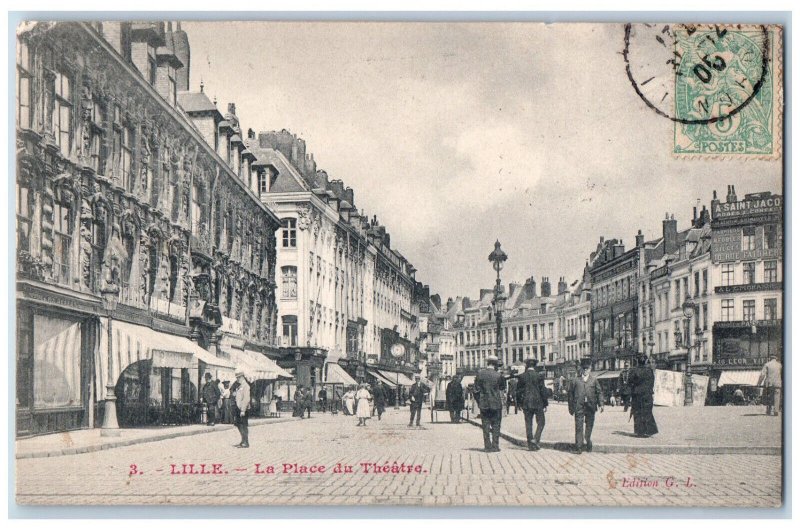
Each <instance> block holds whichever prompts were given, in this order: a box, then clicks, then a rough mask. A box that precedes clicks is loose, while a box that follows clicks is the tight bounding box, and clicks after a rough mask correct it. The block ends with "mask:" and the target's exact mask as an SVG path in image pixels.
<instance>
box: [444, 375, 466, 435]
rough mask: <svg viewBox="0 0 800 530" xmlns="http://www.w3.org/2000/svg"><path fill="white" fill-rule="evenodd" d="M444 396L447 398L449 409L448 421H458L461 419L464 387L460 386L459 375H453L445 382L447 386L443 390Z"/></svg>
mask: <svg viewBox="0 0 800 530" xmlns="http://www.w3.org/2000/svg"><path fill="white" fill-rule="evenodd" d="M444 395H445V398H447V409H448V410H449V411H450V421H451V422H453V423H458V422H460V421H461V411H462V410H464V387H462V386H461V376H458V375H457V376H455V377H453V380H452V381H450V382H449V383H447V388H446V389H445V391H444Z"/></svg>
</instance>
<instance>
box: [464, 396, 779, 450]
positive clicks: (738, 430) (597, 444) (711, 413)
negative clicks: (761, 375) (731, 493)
mask: <svg viewBox="0 0 800 530" xmlns="http://www.w3.org/2000/svg"><path fill="white" fill-rule="evenodd" d="M629 412H630V411H629ZM629 412H628V413H626V412H623V409H622V407H606V408H605V411H604V412H602V413H601V412H600V411H598V412H597V414H596V416H595V424H594V432H593V434H592V443H593V446H594V448H593V449H594V451H595V452H598V453H666V454H720V453H741V454H759V455H780V454H781V450H782V440H781V429H782V424H783V417H782V415H781V416H778V417H773V416H766V415H765V414H764V407H755V406H752V407H749V406H745V407H686V408H684V407H655V408H654V409H653V415H654V416H655V418H656V423H657V424H658V431H659V432H658V434H656V435H655V436H653V437H651V438H636V437H634V436H633V419H630V421H629V420H628V416H629ZM469 421H470V423H473V424H474V425H478V426H480V419H477V420H476V419H475V418H474V416H471V417H470V420H469ZM535 429H536V420H534V430H535ZM501 435H502V437H503V438H504V439H506V440H508V441H509V442H511V443H513V444H515V445H521V446H527V441H526V438H525V418H524V416H523V414H522V410H521V409H520V411H519V413H518V414H516V415H515V414H514V409H513V407H512V409H511V414H510V415H508V416H504V417H503V423H502V427H501ZM574 443H575V422H574V419H573V417H572V416H570V415H569V412H568V410H567V405H566V404H565V403H551V404H550V407H549V408H548V409H547V413H546V423H545V428H544V433H543V434H542V443H541V444H540V445H541V446H542V447H546V448H551V449H560V450H570V449H572V448H573V447H574Z"/></svg>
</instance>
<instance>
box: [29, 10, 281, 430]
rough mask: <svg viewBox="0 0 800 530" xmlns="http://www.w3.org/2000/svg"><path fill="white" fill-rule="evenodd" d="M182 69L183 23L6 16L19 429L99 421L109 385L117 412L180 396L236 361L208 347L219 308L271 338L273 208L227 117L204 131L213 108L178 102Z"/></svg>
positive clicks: (269, 342) (242, 332)
mask: <svg viewBox="0 0 800 530" xmlns="http://www.w3.org/2000/svg"><path fill="white" fill-rule="evenodd" d="M188 69H189V48H188V38H187V36H186V34H185V33H184V32H182V31H181V30H180V26H177V27H176V28H175V30H174V31H173V28H172V26H171V25H165V23H159V22H146V23H128V22H104V23H78V22H75V23H30V24H25V25H23V26H21V27H20V28H19V30H18V34H17V87H16V88H17V99H16V110H17V112H16V126H17V139H16V148H17V156H16V159H17V173H16V207H17V211H16V213H17V223H16V226H17V344H18V349H17V433H18V434H19V435H27V434H36V433H41V432H49V431H57V430H67V429H75V428H84V427H91V426H94V425H97V424H99V420H100V418H99V412H101V410H102V409H101V407H97V405H98V403H100V402H102V401H103V400H104V399H105V398H106V397H108V394H107V390H106V386H107V385H108V386H110V387H111V388H112V389H113V388H114V387H116V398H117V399H116V402H117V411H118V415H119V416H120V423H121V424H123V425H124V424H126V423H127V424H131V423H137V422H148V421H151V420H152V419H153V418H152V416H153V414H163V413H165V410H166V409H168V408H170V406H171V405H174V404H177V403H180V404H182V405H186V406H188V405H190V404H192V403H195V402H196V401H197V385H198V383H199V376H200V373H201V372H203V371H206V370H208V371H215V372H216V373H217V374H218V375H222V374H228V375H232V374H230V372H232V370H233V369H234V368H235V367H236V366H238V365H239V360H238V359H236V358H233V357H231V356H230V355H229V354H227V353H222V352H220V351H218V347H217V346H218V343H219V340H220V337H221V328H222V327H223V323H224V322H226V321H230V322H231V323H230V324H229V325H228V326H227V331H229V332H232V334H234V335H236V336H237V337H238V339H239V341H240V342H241V343H242V344H244V345H246V346H247V347H249V348H250V349H252V350H254V351H256V352H261V353H268V352H269V350H270V348H274V347H275V336H276V325H277V307H276V299H275V267H276V239H275V231H276V230H277V228H278V227H279V220H278V219H277V217H276V216H275V215H274V214H273V213H272V212H271V211H270V210H269V208H267V207H266V206H264V205H263V204H262V203H261V201H260V200H259V199H258V197H257V196H256V195H255V194H254V193H253V191H252V190H251V189H250V185H251V183H250V182H249V177H250V175H249V162H250V161H249V159H248V156H247V154H246V153H243V151H244V149H243V142H242V141H241V137H240V136H239V140H238V142H239V143H238V144H237V142H236V136H237V134H239V132H238V121H235V120H233V122H232V120H231V119H221V120H218V121H217V122H215V125H214V130H213V131H211V133H212V134H211V136H210V137H208V136H206V134H205V130H204V129H203V128H202V125H203V123H201V120H202V119H204V118H205V117H207V115H211V118H212V121H213V120H214V119H216V118H215V114H214V113H215V109H210V108H207V109H205V110H204V111H202V112H195V111H196V110H197V109H194V108H189V109H183V108H182V107H181V104H180V103H181V100H182V99H185V98H183V97H182V95H181V92H185V91H186V90H188ZM195 99H197V98H195ZM206 101H207V98H206ZM218 114H219V112H216V115H218ZM209 138H211V141H210V142H209V141H208V140H209ZM215 138H216V139H217V140H218V139H219V138H224V139H225V140H226V141H224V142H217V145H216V149H215V143H214V139H215ZM233 151H236V155H235V156H231V153H233ZM98 315H99V316H98ZM109 328H110V329H111V330H113V332H111V331H109ZM106 336H108V340H107V339H106ZM109 349H110V350H111V351H110V352H109ZM265 359H266V358H265ZM112 396H113V394H112ZM159 407H160V412H158V411H156V410H155V409H159ZM187 410H188V409H187Z"/></svg>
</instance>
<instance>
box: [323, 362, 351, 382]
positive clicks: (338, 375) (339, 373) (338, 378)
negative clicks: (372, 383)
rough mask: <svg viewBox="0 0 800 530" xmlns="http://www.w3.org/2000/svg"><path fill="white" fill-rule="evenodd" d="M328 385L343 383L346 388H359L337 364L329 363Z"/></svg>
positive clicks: (326, 380)
mask: <svg viewBox="0 0 800 530" xmlns="http://www.w3.org/2000/svg"><path fill="white" fill-rule="evenodd" d="M325 382H326V383H342V384H343V385H345V386H358V382H357V381H356V380H355V379H353V378H352V377H350V374H348V373H347V372H345V371H344V368H342V367H341V366H339V365H338V364H336V363H328V374H327V378H326V379H325Z"/></svg>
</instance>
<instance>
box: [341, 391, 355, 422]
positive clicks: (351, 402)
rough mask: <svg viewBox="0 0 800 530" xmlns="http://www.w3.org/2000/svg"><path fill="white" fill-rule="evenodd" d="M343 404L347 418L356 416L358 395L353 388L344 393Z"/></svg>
mask: <svg viewBox="0 0 800 530" xmlns="http://www.w3.org/2000/svg"><path fill="white" fill-rule="evenodd" d="M342 402H343V403H344V408H343V409H342V411H343V412H344V413H345V415H347V416H352V415H353V414H355V404H356V393H355V390H353V389H352V388H351V389H349V390H348V391H347V392H345V393H344V396H342Z"/></svg>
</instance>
